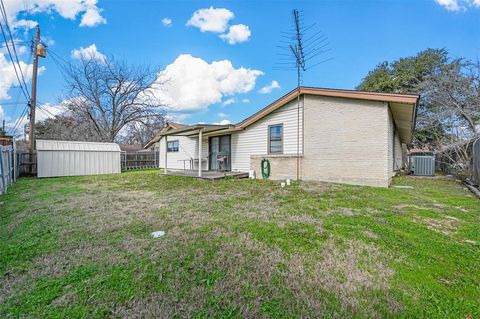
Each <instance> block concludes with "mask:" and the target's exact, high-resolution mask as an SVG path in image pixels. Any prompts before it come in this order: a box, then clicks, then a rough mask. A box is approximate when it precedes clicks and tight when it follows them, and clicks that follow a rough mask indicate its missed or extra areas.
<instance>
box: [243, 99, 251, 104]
mask: <svg viewBox="0 0 480 319" xmlns="http://www.w3.org/2000/svg"><path fill="white" fill-rule="evenodd" d="M242 102H243V103H250V100H249V99H243V100H242Z"/></svg>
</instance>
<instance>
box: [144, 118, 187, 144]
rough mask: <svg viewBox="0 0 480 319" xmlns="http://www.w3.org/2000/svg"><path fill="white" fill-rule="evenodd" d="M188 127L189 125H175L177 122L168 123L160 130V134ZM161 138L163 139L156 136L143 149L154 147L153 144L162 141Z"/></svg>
mask: <svg viewBox="0 0 480 319" xmlns="http://www.w3.org/2000/svg"><path fill="white" fill-rule="evenodd" d="M187 126H189V125H185V124H180V123H175V122H167V123H166V125H165V126H164V127H163V128H162V129H161V130H160V134H161V133H163V132H166V131H168V130H175V129H179V128H182V127H187ZM160 138H161V135H157V136H155V137H154V138H152V139H151V140H150V141H149V142H148V143H147V144H145V146H144V147H143V148H149V147H150V146H152V144H155V143H157V142H158V141H159V140H160Z"/></svg>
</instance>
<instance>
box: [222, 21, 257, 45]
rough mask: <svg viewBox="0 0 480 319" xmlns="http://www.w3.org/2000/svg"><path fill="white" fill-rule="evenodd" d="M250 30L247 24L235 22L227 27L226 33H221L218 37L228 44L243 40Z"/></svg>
mask: <svg viewBox="0 0 480 319" xmlns="http://www.w3.org/2000/svg"><path fill="white" fill-rule="evenodd" d="M251 34H252V32H251V31H250V28H249V27H248V25H245V24H235V25H232V26H230V27H229V28H228V33H225V34H221V35H220V38H222V39H223V40H225V41H227V42H228V43H229V44H235V43H240V42H245V41H247V40H248V38H249V37H250V35H251Z"/></svg>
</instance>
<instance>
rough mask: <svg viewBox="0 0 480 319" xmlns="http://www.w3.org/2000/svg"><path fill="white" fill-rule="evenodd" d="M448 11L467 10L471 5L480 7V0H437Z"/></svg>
mask: <svg viewBox="0 0 480 319" xmlns="http://www.w3.org/2000/svg"><path fill="white" fill-rule="evenodd" d="M435 2H436V3H437V4H439V5H441V6H442V7H444V8H445V9H447V10H448V11H465V10H467V9H468V8H469V7H479V8H480V0H435Z"/></svg>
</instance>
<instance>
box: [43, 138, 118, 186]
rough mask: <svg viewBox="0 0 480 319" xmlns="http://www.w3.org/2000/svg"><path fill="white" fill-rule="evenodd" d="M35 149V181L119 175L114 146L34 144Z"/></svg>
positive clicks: (89, 143) (45, 141) (49, 142)
mask: <svg viewBox="0 0 480 319" xmlns="http://www.w3.org/2000/svg"><path fill="white" fill-rule="evenodd" d="M36 146H37V165H38V168H37V170H38V171H37V176H38V177H58V176H77V175H96V174H114V173H120V147H119V146H118V144H115V143H96V142H77V141H48V140H37V144H36Z"/></svg>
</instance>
